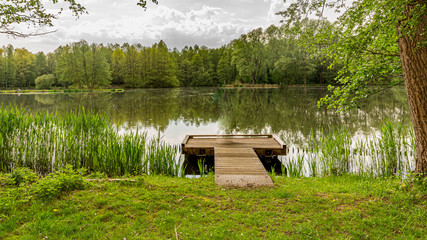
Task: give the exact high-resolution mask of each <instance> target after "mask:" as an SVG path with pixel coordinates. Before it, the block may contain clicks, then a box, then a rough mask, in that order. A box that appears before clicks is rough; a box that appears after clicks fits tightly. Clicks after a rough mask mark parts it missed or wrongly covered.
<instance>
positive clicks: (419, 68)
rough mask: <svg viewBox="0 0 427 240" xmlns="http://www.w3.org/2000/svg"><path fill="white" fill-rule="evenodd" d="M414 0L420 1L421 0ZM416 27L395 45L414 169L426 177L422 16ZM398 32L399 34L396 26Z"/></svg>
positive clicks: (425, 20)
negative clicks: (412, 138) (412, 143)
mask: <svg viewBox="0 0 427 240" xmlns="http://www.w3.org/2000/svg"><path fill="white" fill-rule="evenodd" d="M417 2H418V4H422V0H418V1H417ZM413 8H414V6H408V7H407V9H406V16H407V20H408V19H409V18H410V11H411V10H412V9H413ZM417 27H418V29H416V32H415V34H414V35H413V36H408V35H404V36H401V37H400V38H399V42H398V45H399V53H400V61H401V63H402V71H403V78H404V80H405V86H406V92H407V95H408V104H409V111H410V113H411V118H412V123H413V126H414V131H415V144H416V148H417V149H416V150H417V153H416V157H417V161H416V167H415V172H416V173H420V174H422V175H424V176H427V47H425V46H421V44H420V43H421V42H423V41H426V37H425V36H423V35H422V32H423V31H424V29H425V27H427V16H426V15H423V16H422V17H421V21H420V23H419V25H418V26H417ZM398 34H399V35H401V31H400V26H398Z"/></svg>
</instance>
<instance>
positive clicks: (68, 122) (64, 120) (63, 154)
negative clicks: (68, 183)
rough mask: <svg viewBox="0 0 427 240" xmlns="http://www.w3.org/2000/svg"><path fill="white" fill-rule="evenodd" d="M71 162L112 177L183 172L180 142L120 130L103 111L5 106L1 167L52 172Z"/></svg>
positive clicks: (0, 112) (0, 122)
mask: <svg viewBox="0 0 427 240" xmlns="http://www.w3.org/2000/svg"><path fill="white" fill-rule="evenodd" d="M68 164H70V165H71V166H72V167H73V168H74V169H79V168H86V169H87V170H88V171H89V172H94V171H97V172H103V173H106V174H107V175H109V176H112V175H124V174H143V173H148V174H164V175H171V176H178V175H179V174H180V172H181V170H180V165H181V163H180V161H179V151H178V148H177V146H173V145H169V144H166V143H165V142H163V141H162V140H161V139H160V138H157V139H148V138H147V134H146V133H144V132H142V133H141V132H140V131H139V130H138V129H136V131H129V132H125V133H124V134H119V129H117V127H115V126H114V125H113V124H112V123H111V121H110V120H109V119H108V118H107V117H106V116H104V115H100V114H97V113H92V112H91V113H86V111H85V109H84V108H81V109H79V110H77V111H75V112H69V113H68V114H66V115H65V116H64V117H59V116H57V115H56V114H50V113H37V114H33V113H31V112H29V111H28V110H26V109H22V108H17V107H4V106H2V107H0V171H3V172H11V171H12V170H13V169H16V168H20V167H28V168H30V169H33V170H34V171H36V172H37V173H39V174H41V175H47V174H49V173H51V172H53V171H55V170H58V169H60V168H62V167H65V166H66V165H68Z"/></svg>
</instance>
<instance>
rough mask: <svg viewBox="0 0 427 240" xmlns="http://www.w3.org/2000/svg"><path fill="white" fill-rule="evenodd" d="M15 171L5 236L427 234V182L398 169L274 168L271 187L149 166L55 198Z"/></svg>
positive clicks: (4, 195) (4, 190) (3, 220)
mask: <svg viewBox="0 0 427 240" xmlns="http://www.w3.org/2000/svg"><path fill="white" fill-rule="evenodd" d="M8 178H10V176H7V175H3V177H2V178H0V182H1V183H2V185H1V186H0V198H1V199H0V202H2V203H3V207H2V208H0V209H1V211H2V212H1V213H0V238H2V239H331V238H333V239H422V238H424V237H425V232H426V230H427V225H426V222H427V195H426V183H425V182H424V183H421V182H412V183H410V182H407V181H406V180H401V179H397V178H366V177H364V178H363V177H358V176H348V175H345V176H340V177H337V176H330V177H320V178H287V177H279V176H273V180H274V182H275V186H274V188H261V189H228V188H222V187H218V186H216V185H215V184H214V177H213V176H212V175H210V176H208V177H203V178H198V179H186V178H171V177H166V176H155V175H152V176H144V177H138V178H136V181H135V182H108V181H99V182H98V181H95V182H89V183H87V182H86V181H84V180H82V181H84V182H85V183H84V189H83V190H74V191H68V192H64V193H63V194H61V195H59V196H60V197H59V198H57V199H50V200H43V199H40V198H37V197H35V196H39V195H34V193H35V192H36V193H37V192H40V191H43V190H40V188H41V187H40V186H43V184H40V183H38V182H40V181H43V180H36V181H35V182H33V183H22V184H20V186H19V187H17V186H15V185H7V184H6V182H7V181H8V180H7V179H8ZM82 178H84V177H82ZM63 179H66V178H64V177H63ZM67 181H68V182H70V181H71V180H63V182H67ZM34 190H36V191H34ZM5 203H6V204H9V205H8V206H7V207H5V206H4V204H5ZM423 236H424V237H423Z"/></svg>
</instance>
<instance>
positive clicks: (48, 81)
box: [36, 74, 55, 89]
mask: <svg viewBox="0 0 427 240" xmlns="http://www.w3.org/2000/svg"><path fill="white" fill-rule="evenodd" d="M54 82H55V75H53V74H45V75H42V76H40V77H38V78H36V88H37V89H50V88H51V87H52V85H53V83H54Z"/></svg>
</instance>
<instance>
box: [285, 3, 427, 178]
mask: <svg viewBox="0 0 427 240" xmlns="http://www.w3.org/2000/svg"><path fill="white" fill-rule="evenodd" d="M326 8H334V9H336V10H342V9H344V10H345V11H344V12H343V14H342V15H341V16H340V17H339V18H338V20H337V21H336V22H335V27H336V28H335V29H337V30H338V31H334V30H331V29H330V30H329V31H323V32H318V33H316V34H314V35H313V38H311V39H312V40H313V41H314V42H322V41H326V42H328V41H331V40H332V39H333V40H334V41H335V43H333V44H331V45H330V47H328V48H327V49H324V51H328V52H329V54H331V55H333V57H334V62H333V63H332V64H343V66H344V67H343V69H342V70H341V71H340V73H339V76H338V82H339V83H341V84H342V86H339V87H330V89H331V90H333V95H331V96H326V97H325V98H323V99H322V100H321V101H320V105H322V104H327V105H328V106H329V107H334V108H338V109H341V110H346V109H349V108H351V107H354V106H355V105H356V104H357V101H358V100H360V99H362V98H365V97H367V96H369V95H372V94H374V93H378V92H380V91H382V90H383V89H385V88H389V87H392V86H394V85H397V84H399V83H400V82H401V81H399V79H400V78H401V77H402V75H403V81H404V83H405V87H406V90H407V97H408V103H409V110H410V113H411V118H412V123H413V127H414V132H415V142H416V150H417V161H416V168H415V172H417V173H419V174H422V175H423V176H427V27H426V26H427V15H426V12H427V4H426V2H425V1H424V0H400V1H395V0H356V1H354V2H353V4H352V5H351V6H344V5H343V4H342V2H341V1H334V2H326V1H324V0H309V1H298V2H295V3H292V4H291V5H290V6H289V8H287V10H286V11H284V12H280V13H279V14H281V15H282V16H283V17H284V21H285V22H286V24H287V26H288V27H289V28H292V29H298V27H299V26H300V25H301V23H302V22H304V21H307V19H308V18H309V16H310V15H316V16H317V17H318V18H319V21H318V24H319V25H322V24H323V23H324V22H325V21H324V18H323V12H324V10H325V9H326ZM368 84H376V85H378V86H379V87H377V88H373V89H372V88H369V87H368V86H367V85H368Z"/></svg>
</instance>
